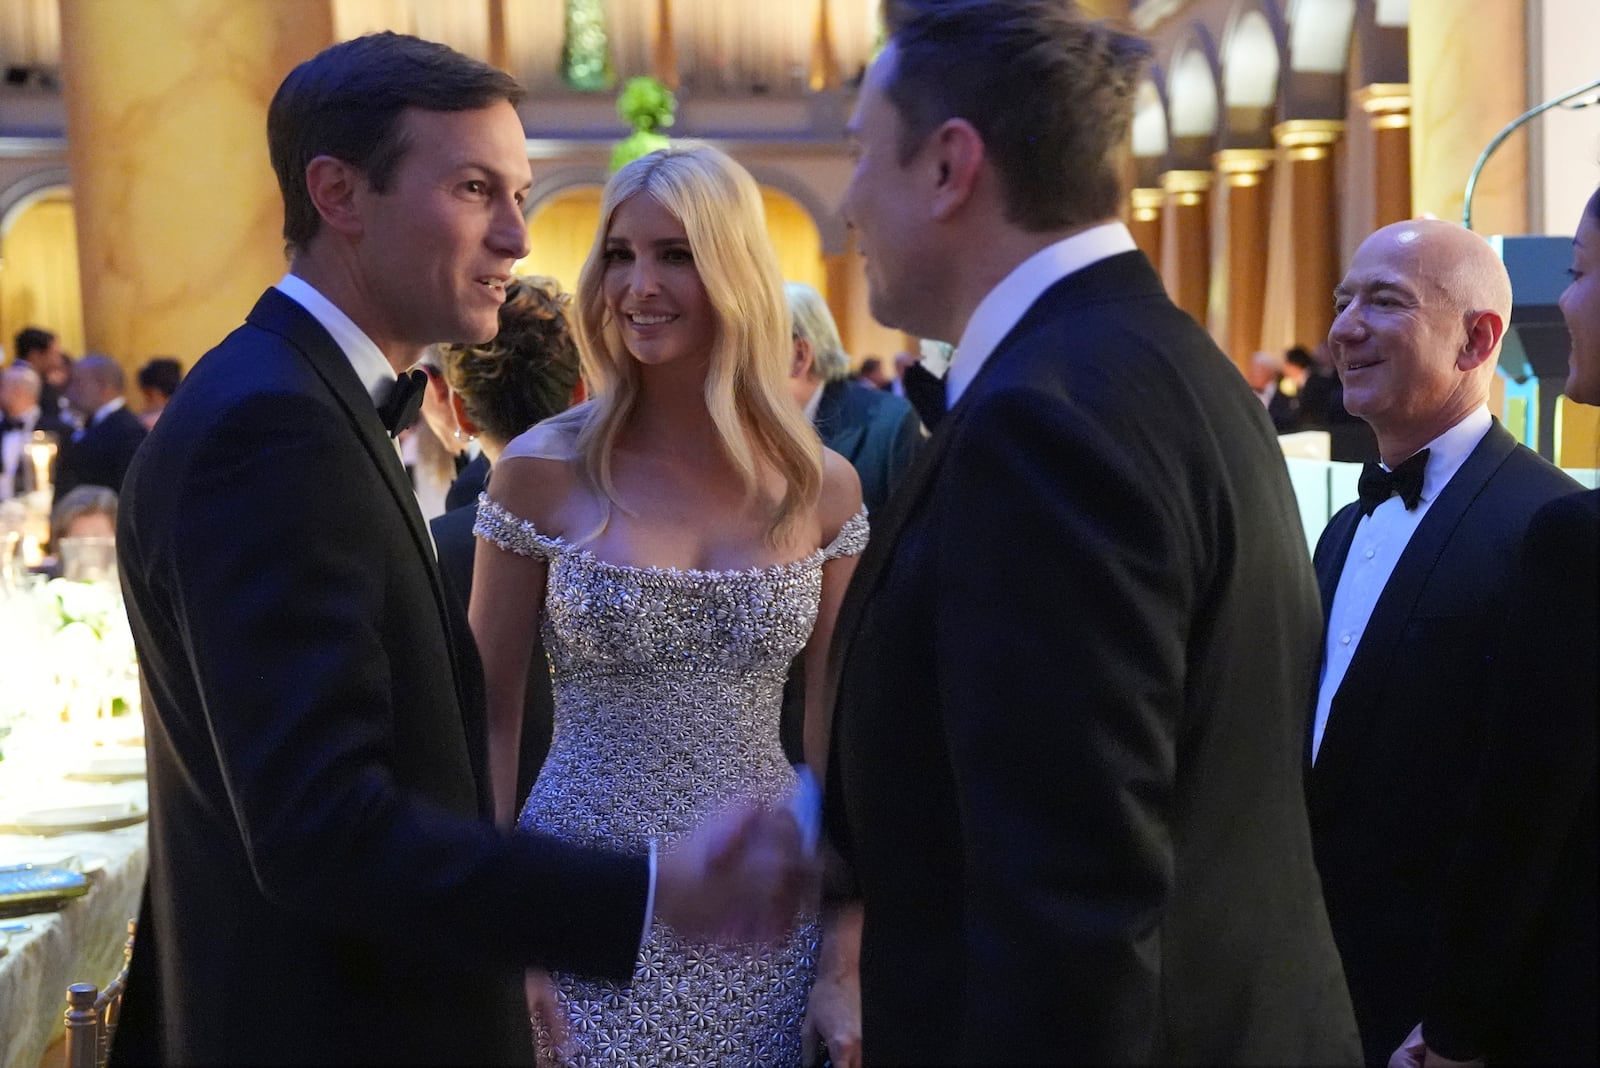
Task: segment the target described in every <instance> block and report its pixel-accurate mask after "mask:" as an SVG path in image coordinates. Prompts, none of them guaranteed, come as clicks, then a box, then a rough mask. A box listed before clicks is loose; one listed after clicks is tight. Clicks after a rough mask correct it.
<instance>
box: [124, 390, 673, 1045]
mask: <svg viewBox="0 0 1600 1068" xmlns="http://www.w3.org/2000/svg"><path fill="white" fill-rule="evenodd" d="M330 414H331V413H330V411H329V409H328V407H327V406H326V405H320V404H317V403H314V402H313V401H311V400H309V399H307V398H305V397H303V396H301V395H298V394H289V395H278V396H267V395H261V396H257V397H255V398H252V399H250V400H248V401H246V402H244V403H243V404H242V405H241V406H239V407H237V408H235V409H234V410H233V411H232V412H231V413H230V414H229V417H228V419H227V420H226V421H225V422H221V423H219V424H218V425H217V426H216V427H215V428H214V429H213V430H212V431H210V432H209V433H205V434H202V435H201V436H200V437H199V438H198V441H197V444H196V448H195V450H194V452H193V455H192V459H191V462H190V463H189V465H188V469H187V476H186V477H185V478H184V479H183V480H182V488H181V490H180V492H179V495H178V499H177V500H176V501H175V502H174V503H175V507H176V509H177V512H176V515H177V518H176V519H175V521H174V526H173V531H172V537H171V543H170V545H161V546H141V547H140V552H141V553H146V552H155V553H162V552H166V553H170V554H171V555H172V558H173V560H174V561H176V564H175V566H173V567H171V568H170V569H169V570H170V573H172V574H175V575H176V576H177V578H176V589H174V590H173V591H172V600H171V611H173V612H174V613H176V614H177V616H178V619H176V620H175V621H174V622H175V624H176V626H177V627H178V628H179V632H180V633H183V634H185V635H187V639H188V642H189V647H188V648H187V650H186V653H187V656H188V659H189V662H190V663H189V670H190V671H191V672H192V673H193V675H194V677H195V678H196V679H197V681H198V686H199V694H200V699H201V701H202V702H203V706H204V707H203V715H204V724H203V728H204V729H205V730H208V731H209V732H210V735H211V745H212V747H213V749H214V751H215V754H216V759H217V761H218V763H219V765H220V768H221V773H222V776H223V779H224V783H225V787H226V794H227V797H226V803H227V806H228V808H227V810H226V811H219V812H217V813H216V817H217V818H218V819H230V820H233V821H234V822H235V823H236V824H237V826H238V828H239V831H240V834H241V836H242V839H243V841H244V844H245V849H246V853H247V859H248V863H249V864H250V867H251V870H252V871H253V872H254V875H255V878H256V881H257V883H258V884H259V886H260V887H261V889H262V891H263V892H264V893H265V894H266V895H268V896H269V897H270V898H272V899H274V900H276V901H278V902H280V903H281V904H283V905H284V906H285V907H288V908H291V909H296V910H300V911H303V913H304V915H305V917H306V921H307V923H308V924H323V925H327V926H328V927H329V928H330V929H332V930H339V931H355V932H360V933H364V934H366V935H368V936H371V937H375V938H384V937H388V938H397V937H402V938H405V939H407V940H409V941H411V942H412V943H414V944H416V945H418V946H419V947H420V948H422V949H424V950H428V951H433V952H437V953H440V954H443V955H447V956H450V957H453V958H455V959H463V960H469V961H496V962H503V963H507V964H531V963H539V964H542V965H545V966H547V967H558V968H562V969H569V970H576V971H581V972H587V973H595V974H603V975H607V976H610V977H612V978H616V979H625V978H626V976H627V975H628V974H629V973H630V971H631V965H632V961H633V957H634V954H635V952H636V950H637V948H638V938H639V932H640V929H641V927H642V925H643V908H644V899H645V894H646V884H647V874H646V862H645V860H643V859H642V858H637V857H632V858H624V857H619V856H613V855H609V854H603V853H594V852H589V851H586V850H580V849H577V848H574V847H569V846H566V845H563V844H558V843H556V842H553V841H548V840H544V839H539V838H535V837H531V836H520V835H519V836H514V837H511V838H504V837H502V836H500V835H499V834H497V833H496V832H495V830H494V829H493V828H492V827H491V826H490V825H489V824H488V823H487V822H480V821H475V820H473V819H470V818H464V817H462V816H459V815H455V814H453V813H450V812H447V811H445V810H444V809H442V808H441V807H438V806H436V805H433V804H430V803H428V802H426V801H424V800H422V799H420V798H419V797H417V796H415V795H414V794H413V793H411V792H409V791H406V790H403V789H401V788H400V787H398V786H397V783H396V779H395V774H394V771H393V769H394V767H395V763H396V749H397V747H398V746H400V745H404V744H406V743H407V742H409V743H410V744H411V745H412V746H416V745H419V744H422V743H421V741H419V740H418V739H416V738H410V739H406V738H404V737H402V736H401V732H402V731H403V729H404V727H403V724H402V722H401V721H400V720H399V719H398V718H397V716H396V715H395V707H394V702H395V701H397V700H403V699H404V698H403V697H402V696H397V695H396V694H394V693H393V689H394V687H393V683H392V679H393V677H394V675H393V667H394V665H393V664H392V663H391V661H390V657H391V655H393V654H394V653H395V652H396V650H393V649H391V648H389V647H388V644H389V643H387V642H386V641H385V640H384V636H383V634H382V633H381V631H380V627H381V625H382V621H383V618H384V611H385V605H386V604H392V603H393V601H392V597H393V592H394V590H395V589H396V588H397V586H399V585H401V584H405V583H411V584H412V586H413V587H414V586H416V585H417V584H418V583H417V579H416V578H415V577H413V576H412V575H410V574H409V573H395V570H396V569H397V568H403V567H406V566H407V565H408V564H409V561H407V560H405V559H403V558H402V559H398V560H397V559H395V557H396V554H395V553H394V552H386V551H385V548H384V546H383V543H382V541H381V539H382V537H383V536H384V534H383V533H382V531H383V530H384V527H385V523H384V515H383V513H384V511H388V510H394V509H396V508H397V502H396V501H395V500H394V499H393V498H392V496H391V495H390V494H388V493H387V492H386V491H385V490H384V489H382V488H381V483H379V482H378V481H377V479H375V478H374V474H373V471H372V467H371V465H372V462H373V461H372V458H371V457H369V456H368V455H365V454H363V453H362V452H361V451H360V450H359V449H356V448H353V447H352V443H351V440H350V436H349V429H348V426H347V425H345V424H343V423H342V422H339V421H338V420H337V417H334V418H330ZM375 487H379V488H375ZM388 527H389V529H390V530H391V531H392V529H393V524H392V523H390V524H388ZM375 530H376V531H378V532H379V533H374V531H375ZM391 548H392V546H391ZM399 555H400V556H402V557H403V556H404V554H403V553H402V554H399ZM417 563H418V565H419V571H418V574H419V575H420V574H422V572H421V571H420V564H421V561H420V558H419V560H418V561H417ZM421 587H422V589H423V590H424V591H426V590H427V589H428V586H427V585H426V583H422V584H421ZM413 600H414V603H415V604H416V609H417V610H418V611H426V612H429V613H433V612H436V611H437V608H436V607H435V605H434V601H433V599H432V597H431V596H430V595H428V594H427V593H424V594H423V596H422V597H421V598H415V599H413ZM443 670H448V669H447V668H445V669H443ZM402 675H403V673H402ZM441 692H443V693H446V694H448V693H451V689H450V686H449V684H448V682H446V683H445V684H444V686H443V687H442V690H441ZM413 700H414V699H413ZM414 718H415V717H412V719H414ZM286 1024H287V1025H289V1026H292V1021H288V1022H286Z"/></svg>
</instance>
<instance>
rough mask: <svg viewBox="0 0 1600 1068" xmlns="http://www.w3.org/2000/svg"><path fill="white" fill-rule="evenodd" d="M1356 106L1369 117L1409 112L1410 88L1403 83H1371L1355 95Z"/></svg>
mask: <svg viewBox="0 0 1600 1068" xmlns="http://www.w3.org/2000/svg"><path fill="white" fill-rule="evenodd" d="M1355 102H1356V106H1358V107H1359V108H1361V110H1362V111H1365V112H1367V113H1368V114H1369V115H1381V114H1384V113H1385V112H1390V111H1410V110H1411V86H1410V85H1408V84H1406V83H1405V82H1373V83H1372V84H1371V85H1363V86H1362V87H1361V88H1360V89H1357V90H1356V93H1355Z"/></svg>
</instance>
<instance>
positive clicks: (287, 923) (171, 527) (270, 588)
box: [112, 33, 802, 1064]
mask: <svg viewBox="0 0 1600 1068" xmlns="http://www.w3.org/2000/svg"><path fill="white" fill-rule="evenodd" d="M519 97H520V90H519V89H518V87H517V85H516V83H515V82H514V81H513V80H512V79H511V78H510V77H509V76H508V75H506V74H504V73H503V72H501V71H498V70H495V69H493V68H492V67H489V66H488V65H486V64H483V63H480V62H478V61H476V60H472V59H469V58H467V57H465V56H463V55H461V54H459V53H457V52H454V51H452V50H451V49H448V48H446V47H444V46H442V45H437V44H431V43H428V42H424V41H420V40H417V39H416V38H413V37H406V36H401V35H396V34H388V33H385V34H375V35H372V36H367V37H360V38H356V39H354V40H350V41H345V42H343V43H340V44H337V45H334V46H333V47H331V48H329V49H327V50H325V51H323V52H322V53H320V54H318V55H317V56H315V57H313V58H312V59H310V60H307V61H306V62H304V63H302V64H301V65H300V66H298V67H296V68H295V69H294V70H293V71H292V72H291V73H290V74H289V76H288V77H287V78H286V79H285V81H284V83H283V84H282V85H281V86H280V87H279V89H278V91H277V93H276V95H275V96H274V97H273V100H272V103H271V105H270V108H269V111H268V116H267V133H268V148H269V154H270V156H271V159H272V163H273V167H274V170H275V171H276V172H277V175H278V180H279V186H280V189H281V191H282V193H283V197H284V207H285V221H284V237H285V239H286V241H287V243H288V245H289V248H290V251H291V259H290V265H289V273H288V274H287V275H285V277H284V278H283V279H282V280H281V281H279V282H278V284H277V285H276V286H275V287H273V288H272V289H269V290H268V291H267V292H266V293H265V294H264V295H263V296H262V297H261V299H260V301H259V302H258V303H257V304H256V307H255V308H254V309H253V310H252V311H251V312H250V314H249V316H248V318H247V320H246V323H245V325H244V326H242V327H240V328H239V329H238V330H235V331H234V332H233V333H232V334H230V335H229V336H228V338H227V339H225V340H224V341H223V342H222V343H221V344H220V345H219V346H218V347H216V348H215V349H213V350H211V351H210V352H209V353H207V354H206V355H205V356H203V357H201V359H200V360H199V361H198V362H197V363H196V364H195V366H194V368H193V369H192V370H191V371H190V374H189V376H188V378H187V379H185V382H184V386H183V388H182V389H180V390H179V391H178V392H177V394H176V395H175V396H174V397H173V399H172V403H171V404H170V406H169V411H168V412H167V414H166V415H164V416H163V417H162V419H161V421H160V422H159V423H158V424H157V425H156V428H155V430H154V431H152V432H151V437H150V440H149V442H148V443H147V446H146V447H145V448H143V449H141V450H140V453H139V455H138V457H137V458H136V459H135V461H134V465H133V467H132V469H131V470H130V472H129V475H128V479H127V482H126V486H125V492H124V494H123V501H122V513H121V515H120V517H119V527H118V531H117V545H118V550H119V564H120V570H121V575H122V582H123V588H124V591H125V593H126V596H127V604H128V615H129V622H130V623H131V625H132V628H133V634H134V641H135V645H136V646H137V649H138V655H139V663H140V667H141V668H142V670H143V673H144V677H145V680H146V682H147V684H148V695H149V699H148V700H147V701H146V702H145V706H144V707H145V724H146V740H147V747H148V751H149V782H150V802H151V807H150V817H151V818H150V845H151V848H150V853H151V864H150V876H149V884H148V887H147V891H146V896H145V901H144V906H143V908H142V910H141V919H140V921H139V937H138V941H137V943H136V945H135V948H134V955H133V963H132V974H131V975H130V978H129V982H128V988H127V993H126V996H125V1000H124V1003H123V1012H122V1018H121V1023H120V1026H119V1028H118V1031H117V1035H116V1047H115V1048H114V1049H113V1051H112V1052H113V1057H114V1059H117V1060H123V1061H127V1062H130V1063H143V1062H151V1063H210V1064H222V1063H262V1064H266V1063H271V1064H290V1063H308V1062H311V1063H377V1064H399V1063H435V1064H438V1063H474V1064H484V1063H491V1062H497V1061H501V1060H512V1061H515V1062H523V1061H526V1060H527V1057H528V1050H529V1045H530V1043H529V1032H528V1020H527V1015H526V1007H525V1005H524V1004H523V1002H522V990H521V973H522V969H523V968H524V967H525V966H527V965H528V964H531V963H540V964H544V965H549V966H559V967H569V968H573V969H575V970H578V971H582V972H586V973H592V974H596V975H602V976H610V977H612V978H615V979H618V980H621V979H624V978H626V977H627V975H628V974H629V971H630V969H631V965H632V961H633V958H634V955H635V953H636V952H637V950H638V947H639V944H640V940H641V938H642V937H643V935H644V933H645V931H646V930H647V929H648V924H649V921H650V916H649V915H648V914H647V902H648V901H649V900H651V899H652V895H653V900H654V903H655V916H656V917H659V918H660V919H661V920H663V921H664V922H666V923H669V924H670V925H671V926H672V927H674V928H676V929H681V930H688V931H699V932H702V933H704V934H717V933H721V934H728V935H733V936H739V937H776V935H777V934H778V933H779V932H781V931H782V930H783V929H785V927H786V926H787V924H788V921H789V919H790V918H791V916H792V914H793V911H794V907H795V905H796V903H797V901H798V897H799V893H800V889H801V888H800V886H799V885H797V884H798V883H799V882H800V881H802V880H801V875H802V870H801V868H800V866H799V865H798V863H797V862H796V858H797V856H798V854H799V844H798V837H799V836H798V834H797V832H796V829H795V826H794V823H793V820H792V819H790V818H788V817H787V816H781V815H777V814H767V813H764V812H761V811H759V810H755V809H735V810H731V811H730V812H728V813H726V814H724V815H723V816H722V817H721V818H719V819H717V820H716V822H713V823H712V824H711V825H710V826H707V827H703V828H700V829H697V830H695V831H691V832H689V833H687V834H686V835H685V836H684V837H683V838H682V839H680V840H679V841H678V842H677V843H676V844H675V846H674V847H673V848H671V849H670V850H663V851H662V853H661V855H660V857H659V859H656V857H655V855H654V854H655V850H654V849H651V850H650V851H649V852H650V855H648V856H647V855H644V854H643V853H641V854H638V855H618V854H613V853H607V852H600V851H596V850H592V849H588V848H583V847H580V846H576V845H571V844H567V843H564V842H557V841H554V840H550V839H547V838H543V837H540V836H536V835H520V836H517V837H515V838H512V837H507V836H503V835H501V834H500V833H499V832H497V831H496V830H495V828H494V827H493V826H492V825H491V823H490V821H489V820H488V819H487V818H486V808H487V804H486V803H487V791H486V788H485V784H484V783H483V781H482V779H481V778H479V777H477V776H475V775H474V769H475V766H477V765H478V764H480V763H481V754H475V753H474V752H472V746H471V743H470V738H471V735H472V730H471V728H470V727H469V726H468V725H467V723H466V720H465V717H466V716H467V715H470V714H472V713H473V711H474V710H471V709H466V710H464V709H463V708H462V705H461V696H460V693H461V690H460V674H459V673H460V670H461V668H460V666H459V665H458V664H457V662H456V658H455V655H454V652H453V649H452V645H451V641H450V624H449V621H448V605H447V602H446V601H445V600H444V596H443V592H442V589H441V585H440V579H439V574H438V569H437V564H436V562H435V559H434V555H433V549H432V544H431V542H430V541H429V538H428V531H427V527H426V525H425V524H424V523H423V519H422V515H421V513H420V512H419V511H418V508H417V503H416V499H415V497H414V495H413V494H412V492H411V488H410V486H409V485H408V484H407V483H406V478H405V472H404V470H403V468H402V467H401V464H400V460H399V457H398V455H397V454H396V451H395V448H394V444H393V441H392V436H391V435H392V434H393V433H395V432H396V431H398V429H399V427H400V426H401V425H402V424H403V423H404V422H405V421H406V419H407V418H409V417H413V416H414V415H415V412H416V407H415V403H416V398H417V397H418V394H417V392H416V388H417V386H418V383H417V382H416V380H415V378H413V377H410V376H408V377H407V378H405V379H403V380H397V372H399V371H402V370H404V369H405V368H408V367H410V366H412V365H413V364H415V363H416V362H417V361H418V360H419V359H420V358H421V356H422V354H423V351H424V349H425V348H426V347H427V346H428V345H430V344H433V343H436V342H440V341H484V340H487V339H488V338H490V337H493V336H494V333H495V331H496V329H497V328H498V315H499V309H500V305H501V303H502V302H503V300H504V297H505V294H504V287H505V283H506V281H507V280H508V278H509V276H510V270H511V265H512V264H513V263H514V262H515V261H516V260H517V259H519V258H520V257H521V256H522V255H524V254H525V253H526V252H527V235H526V230H525V227H524V223H523V218H522V211H521V203H522V200H523V198H524V196H525V194H526V191H527V189H528V185H529V182H530V173H529V168H528V158H527V147H526V143H525V141H524V136H523V128H522V123H521V121H520V120H519V119H518V117H517V112H516V108H515V104H516V101H517V100H518V99H519ZM396 264H404V269H403V270H396V269H395V265H396ZM402 381H403V382H404V385H403V386H402V385H401V384H400V383H401V382H402ZM477 714H479V715H480V716H481V710H477ZM219 999H223V1000H225V1001H226V1003H227V1006H228V1008H227V1009H226V1010H225V1011H224V1010H222V1009H219V1007H218V1000H219Z"/></svg>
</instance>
